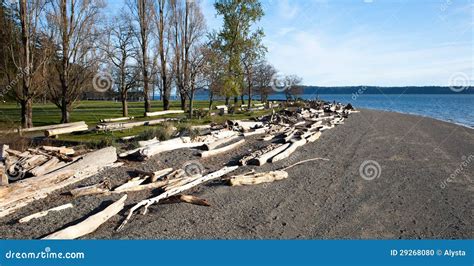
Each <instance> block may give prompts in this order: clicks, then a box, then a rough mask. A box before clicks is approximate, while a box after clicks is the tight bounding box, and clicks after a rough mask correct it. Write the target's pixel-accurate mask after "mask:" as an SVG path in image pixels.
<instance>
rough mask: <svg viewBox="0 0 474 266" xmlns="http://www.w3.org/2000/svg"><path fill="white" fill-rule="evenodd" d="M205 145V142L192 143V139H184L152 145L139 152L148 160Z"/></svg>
mask: <svg viewBox="0 0 474 266" xmlns="http://www.w3.org/2000/svg"><path fill="white" fill-rule="evenodd" d="M204 144H205V143H204V142H193V141H191V138H190V137H183V138H175V139H170V140H166V141H161V142H158V143H155V144H151V145H148V146H146V147H144V148H143V149H140V150H139V151H138V152H139V154H140V155H141V156H142V157H144V158H148V157H151V156H153V155H156V154H159V153H162V152H165V151H172V150H177V149H182V148H195V147H199V146H202V145H204Z"/></svg>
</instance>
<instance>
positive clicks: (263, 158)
mask: <svg viewBox="0 0 474 266" xmlns="http://www.w3.org/2000/svg"><path fill="white" fill-rule="evenodd" d="M290 144H291V143H285V144H280V145H278V146H277V147H275V148H274V149H272V150H271V151H268V152H266V153H263V154H261V155H259V156H257V157H255V158H253V159H251V160H250V161H249V162H248V164H253V165H259V166H260V165H264V164H266V163H267V162H268V160H270V159H271V158H272V157H273V156H275V155H277V154H279V153H280V152H282V151H284V150H285V149H286V148H288V146H290Z"/></svg>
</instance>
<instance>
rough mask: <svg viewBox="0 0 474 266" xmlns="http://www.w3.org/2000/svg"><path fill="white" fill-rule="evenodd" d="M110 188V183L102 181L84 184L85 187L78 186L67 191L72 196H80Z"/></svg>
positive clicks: (99, 192) (106, 190)
mask: <svg viewBox="0 0 474 266" xmlns="http://www.w3.org/2000/svg"><path fill="white" fill-rule="evenodd" d="M109 190H110V184H109V182H108V181H102V182H100V183H97V184H94V185H91V186H86V187H79V188H75V189H73V190H71V191H69V193H70V194H71V195H73V196H74V197H82V196H86V195H94V194H102V193H106V192H108V191H109Z"/></svg>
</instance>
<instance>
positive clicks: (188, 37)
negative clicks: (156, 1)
mask: <svg viewBox="0 0 474 266" xmlns="http://www.w3.org/2000/svg"><path fill="white" fill-rule="evenodd" d="M170 9H171V16H172V19H171V21H172V27H171V28H172V36H173V37H172V42H173V50H174V60H173V66H174V68H173V69H174V76H175V84H176V87H177V90H178V92H179V93H180V96H181V107H182V108H183V109H185V106H186V100H187V99H189V100H191V98H190V97H189V95H190V92H189V91H190V90H192V88H191V87H192V86H193V85H192V83H193V82H194V81H193V80H192V78H191V75H192V74H194V73H191V72H192V71H193V70H192V69H191V68H192V67H193V68H195V69H201V65H202V62H203V61H202V60H201V59H200V60H198V61H199V62H200V63H199V67H197V68H196V66H197V65H196V58H201V57H202V55H201V48H198V47H200V46H201V44H202V37H203V36H204V34H205V32H206V22H205V19H204V15H203V13H202V10H201V6H200V3H199V2H198V1H185V2H182V1H177V0H171V2H170ZM198 54H199V55H198ZM191 57H194V58H193V59H191ZM192 61H193V62H192ZM191 94H194V92H192V93H191Z"/></svg>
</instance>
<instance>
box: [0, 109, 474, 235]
mask: <svg viewBox="0 0 474 266" xmlns="http://www.w3.org/2000/svg"><path fill="white" fill-rule="evenodd" d="M267 144H268V143H263V142H262V141H260V140H258V137H257V136H255V137H254V136H252V137H250V138H249V139H248V142H247V144H245V145H243V146H241V147H239V148H237V149H236V150H234V151H233V152H231V153H227V154H223V155H222V156H216V157H210V158H206V159H200V158H199V157H197V153H196V150H193V149H180V150H175V151H172V152H166V153H163V154H160V155H159V156H154V157H153V158H151V159H149V160H148V161H146V162H136V163H133V162H130V163H129V162H127V163H126V165H125V166H123V167H120V168H113V169H108V170H106V171H104V172H102V173H100V174H98V175H96V176H93V177H91V178H88V179H87V180H84V181H81V182H80V183H79V184H76V185H75V186H74V187H77V186H85V185H91V184H96V183H98V182H100V181H101V180H102V179H103V178H104V177H108V178H110V180H111V181H112V182H118V183H120V182H122V181H123V180H127V179H128V178H129V176H128V174H127V171H126V170H127V169H133V168H138V169H141V170H145V171H156V170H159V169H163V168H165V167H173V168H177V167H182V166H183V165H184V164H186V163H187V162H190V161H199V162H200V163H201V164H202V166H203V167H204V168H205V171H206V172H212V171H215V170H216V169H220V168H221V167H222V166H223V165H226V164H232V163H235V161H236V160H238V159H239V158H241V155H242V154H246V153H248V152H249V150H256V149H259V148H261V147H263V146H265V145H267ZM472 153H474V130H471V129H468V128H465V127H461V126H458V125H454V124H451V123H447V122H441V121H439V120H436V119H433V118H425V117H420V116H413V115H405V114H399V113H395V112H385V111H373V110H369V109H362V110H361V113H358V114H353V115H351V116H350V117H349V118H348V119H346V120H345V123H344V124H343V125H340V126H337V127H336V128H334V129H331V130H328V131H325V132H323V134H322V136H321V138H320V139H319V140H318V141H316V142H314V143H311V144H308V145H305V146H303V147H301V148H299V149H298V150H296V151H295V153H294V154H292V156H290V157H289V158H287V159H285V160H282V161H279V162H276V163H272V164H266V165H264V166H261V167H258V168H255V167H253V166H245V167H240V168H239V169H238V171H237V172H236V173H235V174H239V173H244V172H248V171H249V170H252V169H255V170H257V171H272V170H276V169H279V168H281V167H284V166H288V165H291V164H293V163H295V162H298V161H301V160H305V159H308V158H314V157H322V158H327V159H329V161H315V162H311V163H307V164H303V165H300V166H298V167H294V168H292V169H289V170H288V173H289V177H288V178H287V179H285V180H282V181H277V182H273V183H268V184H261V185H255V186H244V187H229V186H226V185H224V184H222V183H221V182H211V183H209V184H205V185H203V186H202V187H200V188H197V189H196V190H194V191H193V194H194V195H196V196H198V197H200V198H203V199H206V200H208V201H209V202H210V204H211V207H202V206H195V205H190V204H164V205H156V206H152V207H150V210H149V213H148V214H147V215H136V216H135V217H134V218H133V220H131V221H130V223H129V224H128V225H127V227H126V228H125V229H124V230H123V231H120V232H116V231H115V229H116V228H117V226H118V225H119V224H120V223H121V222H122V221H123V219H124V217H125V215H126V211H122V212H121V213H120V214H119V215H116V216H114V217H112V218H111V219H110V220H109V221H107V222H106V223H105V224H103V225H102V226H101V227H100V228H99V229H98V230H97V231H95V232H94V233H92V234H90V235H88V236H86V237H85V238H87V239H420V238H421V239H470V238H473V236H474V235H473V232H472V230H471V226H470V221H472V219H473V214H472V212H471V211H470V210H471V208H470V207H469V206H471V202H470V198H471V195H472V192H473V191H474V186H473V183H472V180H471V177H472V176H474V175H473V173H474V164H467V166H465V167H463V168H460V165H462V164H463V162H464V161H463V159H462V158H463V156H466V157H467V158H471V156H472ZM366 161H375V162H377V164H378V165H380V169H379V170H380V171H379V172H378V174H377V176H376V177H375V178H374V179H371V180H366V179H364V178H362V177H361V174H360V167H361V165H363V164H364V162H366ZM458 169H461V170H458ZM448 178H450V180H449V181H448V182H445V181H446V180H448ZM443 182H445V183H444V184H445V187H444V188H442V187H441V185H442V184H443ZM446 184H447V185H446ZM70 189H71V188H66V189H63V190H61V191H58V192H56V193H53V194H52V195H51V196H49V197H47V198H45V199H41V200H37V201H35V202H33V203H31V204H29V205H27V206H26V207H24V208H22V209H20V210H19V211H18V212H16V213H14V214H12V215H10V216H7V217H5V218H2V219H0V232H1V233H0V238H1V239H32V238H33V239H36V238H40V237H42V236H44V235H46V234H48V233H51V232H54V231H56V230H58V229H60V228H62V227H63V226H64V224H73V223H75V222H76V221H78V220H80V219H83V217H84V216H87V215H89V214H91V213H95V212H97V209H98V208H100V206H101V204H102V203H103V201H104V200H105V201H110V202H112V201H115V200H117V199H118V198H119V197H120V195H108V196H107V195H104V196H84V197H81V198H72V197H71V196H68V195H64V194H63V193H64V192H66V191H69V190H70ZM152 195H155V194H154V193H153V191H143V192H137V193H132V194H130V195H129V198H128V199H127V202H126V206H127V207H126V210H128V208H130V207H131V206H133V205H134V203H136V202H137V201H139V200H141V199H143V198H149V197H151V196H152ZM66 203H73V204H74V208H72V209H68V210H64V211H61V212H57V213H55V214H54V215H52V216H46V217H43V218H39V219H37V220H34V221H32V222H30V223H26V224H18V223H17V221H18V219H20V218H22V217H24V216H26V215H29V214H31V213H33V212H37V211H39V210H43V209H46V208H51V207H55V206H59V205H61V204H66Z"/></svg>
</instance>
